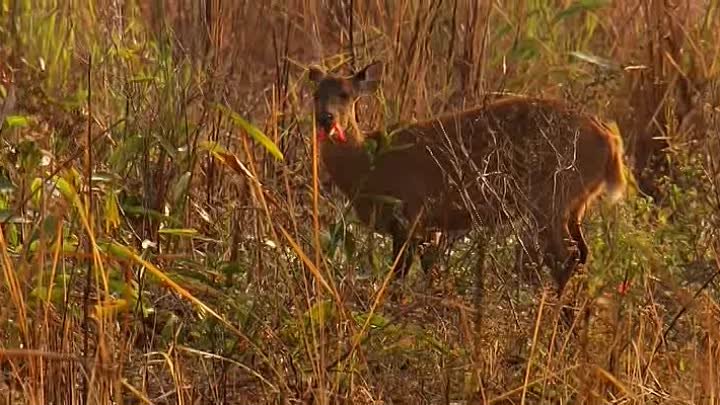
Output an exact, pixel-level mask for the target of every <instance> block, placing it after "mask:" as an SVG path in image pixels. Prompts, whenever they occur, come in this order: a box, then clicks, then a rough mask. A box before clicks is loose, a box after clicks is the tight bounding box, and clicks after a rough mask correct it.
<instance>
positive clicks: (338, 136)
mask: <svg viewBox="0 0 720 405" xmlns="http://www.w3.org/2000/svg"><path fill="white" fill-rule="evenodd" d="M328 138H330V139H332V140H335V141H337V142H343V143H344V142H347V138H346V137H345V131H343V129H342V127H341V126H340V124H338V123H337V122H336V123H334V124H333V125H332V127H330V133H329V134H328V132H327V131H325V129H323V128H317V139H318V141H320V142H322V141H324V140H326V139H328Z"/></svg>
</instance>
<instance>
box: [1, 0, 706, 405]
mask: <svg viewBox="0 0 720 405" xmlns="http://www.w3.org/2000/svg"><path fill="white" fill-rule="evenodd" d="M675 3H676V4H671V2H666V1H661V0H643V1H627V2H605V1H600V0H597V1H596V0H582V1H569V0H543V1H541V0H528V1H478V2H474V1H469V0H427V1H426V0H423V1H410V0H398V1H391V2H379V1H369V0H368V1H354V0H345V1H324V0H287V1H276V0H271V1H268V2H265V3H263V2H257V1H247V0H236V1H232V2H220V1H219V0H152V1H148V2H140V1H131V0H4V1H0V10H1V12H0V44H2V45H0V122H3V126H2V129H1V130H0V142H1V143H0V154H1V155H0V167H1V170H0V184H1V186H2V187H1V191H2V193H0V219H1V220H2V221H3V225H2V227H1V230H2V232H0V263H1V265H2V275H3V278H2V281H1V282H0V286H1V288H0V299H1V301H0V302H1V304H0V368H1V370H0V372H1V373H2V378H0V398H2V399H1V400H0V403H8V404H10V403H27V404H46V403H53V404H75V403H89V404H96V403H97V404H100V403H102V404H105V403H110V402H111V401H114V403H118V404H136V403H138V404H140V403H147V404H165V403H178V404H195V403H218V404H219V403H305V402H307V403H318V404H329V403H359V404H363V403H368V404H369V403H373V404H375V403H408V404H416V403H432V404H436V403H437V404H450V403H492V404H511V403H512V404H515V403H520V404H540V403H547V404H550V403H552V404H574V403H593V404H594V403H598V404H599V403H618V404H620V403H622V404H660V403H662V404H703V405H704V404H708V405H710V404H718V403H720V383H719V381H720V370H719V368H720V366H719V364H720V327H719V326H718V325H720V305H719V302H720V300H719V298H720V294H718V282H717V280H716V279H715V276H716V275H717V274H718V272H720V263H719V262H718V260H720V259H719V257H720V238H719V236H718V234H717V229H720V217H718V212H720V191H719V190H720V189H719V187H718V186H720V168H718V164H719V163H720V162H718V158H717V156H720V155H718V153H715V152H717V150H718V144H720V138H719V135H718V134H719V133H720V121H719V119H718V111H720V107H718V106H719V105H720V92H718V90H719V89H718V81H717V76H718V75H717V73H718V70H719V69H720V45H719V44H718V42H717V38H720V3H719V2H718V1H716V0H698V1H694V0H681V1H678V2H675ZM372 59H382V60H384V61H385V62H386V65H387V66H388V69H386V72H385V73H386V79H385V81H384V82H383V85H382V91H381V92H380V94H379V95H378V97H377V98H374V99H373V98H368V99H366V100H363V101H362V102H361V107H362V108H361V109H360V110H359V119H360V123H361V126H362V127H364V128H371V127H375V126H379V125H381V124H383V123H390V122H394V121H396V120H398V119H415V118H424V117H428V116H430V115H433V114H437V113H440V112H445V111H451V110H456V109H460V108H463V107H465V106H470V105H473V104H474V103H475V102H477V101H478V100H480V99H481V98H482V97H484V96H485V95H486V94H487V93H489V92H495V91H508V92H516V93H524V94H531V95H543V96H549V97H559V98H563V99H566V100H569V101H571V102H573V103H577V104H581V105H583V106H585V107H586V108H587V109H588V110H589V111H591V112H593V113H596V114H598V115H599V116H601V117H602V118H603V119H605V120H608V121H616V122H617V123H618V127H619V128H620V130H621V131H622V134H623V137H624V139H625V143H626V145H628V148H627V149H628V162H629V164H631V165H632V166H633V168H634V169H635V170H636V175H637V179H638V184H639V185H640V187H641V189H642V191H644V193H643V192H639V191H638V190H637V189H635V188H633V189H632V190H630V193H629V195H628V197H627V198H626V199H625V201H624V202H622V203H621V204H620V205H618V206H616V207H612V208H610V207H603V209H601V210H598V211H596V212H594V213H593V215H592V216H591V218H589V220H588V223H587V224H586V227H587V230H586V234H587V236H588V237H589V238H590V241H591V251H592V257H591V259H590V260H591V264H590V265H589V268H588V269H587V272H586V273H585V274H584V275H583V276H579V277H577V278H576V279H575V280H574V281H573V284H572V286H571V287H572V288H570V291H569V292H570V294H568V295H567V296H566V297H564V300H565V301H566V303H567V304H570V305H574V306H575V307H576V308H577V311H576V312H577V313H578V314H579V316H578V317H577V318H576V321H577V322H576V323H575V324H573V326H572V327H567V326H566V325H564V324H563V323H562V322H559V321H558V319H559V316H560V311H559V308H560V306H559V305H558V303H557V302H555V300H554V299H553V298H552V294H550V293H549V292H548V291H546V290H544V289H543V288H538V287H532V286H531V284H530V283H528V282H527V280H526V279H525V278H524V277H522V275H518V274H514V273H513V267H512V251H513V249H512V245H513V241H505V240H493V241H492V244H491V245H490V246H488V247H487V249H486V252H487V255H488V257H487V264H486V277H485V292H484V305H483V307H482V308H480V310H482V319H483V324H482V327H481V328H479V329H475V327H474V326H473V322H472V320H473V319H474V317H475V315H476V314H475V311H477V310H478V308H474V307H473V305H472V298H471V297H472V282H473V279H474V274H473V273H474V269H475V268H476V266H475V264H474V259H475V256H476V255H477V253H478V251H479V249H478V247H477V244H476V242H477V240H479V238H470V239H468V240H462V241H459V242H458V243H457V244H456V245H455V246H454V248H453V250H452V254H451V255H449V256H448V257H447V258H446V259H447V260H445V261H444V265H443V266H442V267H443V268H442V270H441V271H439V272H438V274H436V275H435V276H434V277H426V276H424V275H422V274H421V272H420V271H415V272H414V273H413V274H412V277H411V278H410V280H408V284H407V285H406V286H399V285H396V284H394V283H392V282H391V281H390V279H389V277H388V276H389V274H388V269H389V268H390V265H391V261H392V260H393V259H395V258H390V257H389V256H390V254H389V251H390V249H389V246H387V243H386V241H385V240H384V239H383V238H381V237H379V236H377V235H369V234H368V231H367V230H366V229H364V228H363V227H361V226H359V225H358V224H357V223H356V221H355V219H354V216H353V214H352V212H350V211H349V210H348V208H347V204H346V202H345V201H344V200H343V199H342V198H341V197H340V195H339V194H338V193H336V192H334V191H333V190H332V188H329V187H326V185H325V184H324V183H323V173H322V168H321V167H318V166H317V163H318V162H317V159H315V158H313V156H315V155H314V154H313V151H314V150H315V148H316V145H315V144H314V142H312V141H311V140H312V128H311V125H310V120H311V118H310V104H309V99H308V87H307V82H306V81H305V76H304V68H305V66H306V65H308V64H310V63H318V64H323V65H324V66H326V67H328V68H336V67H339V68H341V69H350V68H352V67H355V68H357V67H360V66H361V65H363V64H365V63H367V62H369V61H370V60H372ZM218 105H219V106H224V108H218ZM232 111H235V112H236V113H232ZM245 119H246V120H248V121H249V122H250V123H252V124H249V123H248V122H247V121H245ZM256 127H257V128H256ZM257 129H259V131H257ZM263 134H265V135H266V137H265V135H263ZM275 146H276V147H277V151H276V153H272V152H273V148H274V147H275ZM713 151H715V152H713ZM280 156H281V157H282V160H280V159H279V157H280ZM642 170H645V171H644V172H642ZM408 175H412V174H411V173H409V174H408ZM645 193H649V194H651V195H652V196H653V197H655V201H654V202H652V201H650V199H649V198H647V197H646V194H645ZM369 257H372V260H369ZM626 284H627V285H629V288H628V289H627V291H626V290H625V289H621V290H622V291H619V290H618V286H624V285H626Z"/></svg>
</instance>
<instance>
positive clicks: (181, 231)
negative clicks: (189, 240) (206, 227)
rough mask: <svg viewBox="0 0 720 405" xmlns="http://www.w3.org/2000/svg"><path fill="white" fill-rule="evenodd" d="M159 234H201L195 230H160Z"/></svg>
mask: <svg viewBox="0 0 720 405" xmlns="http://www.w3.org/2000/svg"><path fill="white" fill-rule="evenodd" d="M158 233H163V234H166V235H177V236H195V235H198V234H199V232H198V231H197V229H193V228H163V229H160V230H159V231H158Z"/></svg>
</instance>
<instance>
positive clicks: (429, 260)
mask: <svg viewBox="0 0 720 405" xmlns="http://www.w3.org/2000/svg"><path fill="white" fill-rule="evenodd" d="M446 238H447V237H446V236H445V235H442V234H440V237H438V233H437V232H433V233H432V234H431V238H430V240H426V241H425V243H424V246H423V249H422V252H421V253H420V265H421V266H422V269H423V271H424V272H425V274H427V273H429V272H430V270H432V268H433V266H435V263H437V261H438V259H439V258H440V256H441V255H442V253H443V252H444V251H445V249H446V246H445V243H443V242H444V240H445V239H446ZM441 239H442V240H441Z"/></svg>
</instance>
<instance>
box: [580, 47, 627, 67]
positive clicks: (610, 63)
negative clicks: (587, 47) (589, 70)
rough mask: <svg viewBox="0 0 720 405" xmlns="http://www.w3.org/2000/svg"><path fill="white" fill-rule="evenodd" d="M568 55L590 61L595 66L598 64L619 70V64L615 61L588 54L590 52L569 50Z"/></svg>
mask: <svg viewBox="0 0 720 405" xmlns="http://www.w3.org/2000/svg"><path fill="white" fill-rule="evenodd" d="M570 56H574V57H576V58H578V59H580V60H582V61H585V62H587V63H591V64H593V65H596V66H600V67H602V68H605V69H609V70H620V66H619V65H618V64H617V63H615V62H613V61H611V60H610V59H605V58H601V57H599V56H596V55H590V54H588V53H584V52H577V51H572V52H570Z"/></svg>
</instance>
